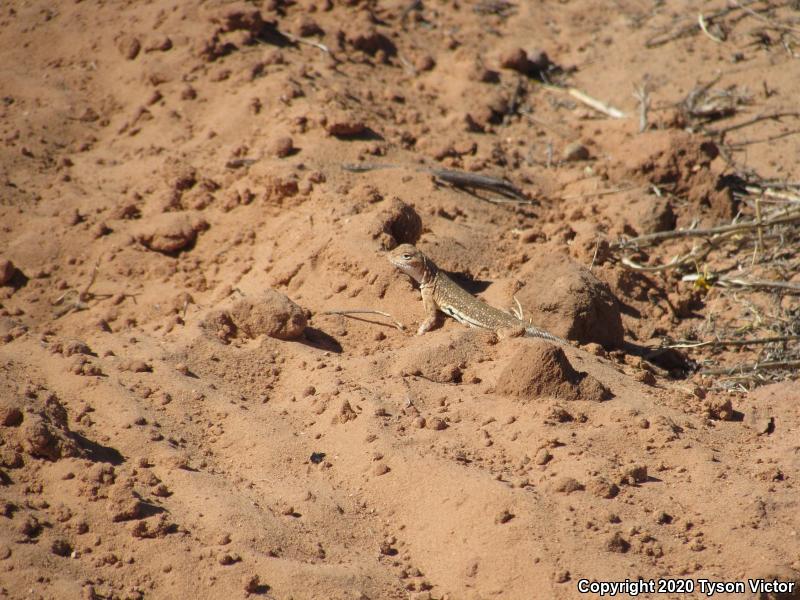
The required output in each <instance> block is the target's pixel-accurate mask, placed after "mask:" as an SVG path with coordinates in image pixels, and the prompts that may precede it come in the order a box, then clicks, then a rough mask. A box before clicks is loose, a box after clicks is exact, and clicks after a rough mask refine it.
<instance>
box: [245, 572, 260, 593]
mask: <svg viewBox="0 0 800 600" xmlns="http://www.w3.org/2000/svg"><path fill="white" fill-rule="evenodd" d="M259 589H261V578H260V577H259V576H258V575H245V577H244V591H245V593H247V594H256V593H258V591H259Z"/></svg>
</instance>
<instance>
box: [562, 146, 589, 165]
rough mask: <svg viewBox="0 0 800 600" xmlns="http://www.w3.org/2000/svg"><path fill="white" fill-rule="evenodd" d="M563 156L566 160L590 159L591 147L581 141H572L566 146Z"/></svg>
mask: <svg viewBox="0 0 800 600" xmlns="http://www.w3.org/2000/svg"><path fill="white" fill-rule="evenodd" d="M563 157H564V160H565V161H566V162H577V161H580V160H588V159H589V157H590V154H589V149H588V148H587V147H586V146H584V145H583V144H581V143H580V142H572V143H571V144H567V146H566V148H564V153H563Z"/></svg>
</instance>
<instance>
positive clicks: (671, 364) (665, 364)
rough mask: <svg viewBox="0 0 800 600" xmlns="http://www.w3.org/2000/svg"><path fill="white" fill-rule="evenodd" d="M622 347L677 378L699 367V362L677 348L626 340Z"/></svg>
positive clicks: (685, 375)
mask: <svg viewBox="0 0 800 600" xmlns="http://www.w3.org/2000/svg"><path fill="white" fill-rule="evenodd" d="M621 349H622V350H624V351H625V352H626V353H628V354H632V355H634V356H640V357H642V358H643V359H644V360H646V361H647V362H649V363H652V364H654V365H656V366H657V367H660V368H662V369H664V370H666V371H669V373H670V375H672V376H673V377H674V378H676V379H682V378H684V377H687V376H688V375H689V374H690V373H693V372H694V371H695V370H696V369H697V363H696V362H695V361H693V360H692V359H690V358H689V357H688V356H686V355H685V354H684V353H682V352H679V351H678V350H677V349H676V348H653V347H651V346H642V345H641V344H636V343H634V342H630V341H626V342H624V343H623V344H622V348H621Z"/></svg>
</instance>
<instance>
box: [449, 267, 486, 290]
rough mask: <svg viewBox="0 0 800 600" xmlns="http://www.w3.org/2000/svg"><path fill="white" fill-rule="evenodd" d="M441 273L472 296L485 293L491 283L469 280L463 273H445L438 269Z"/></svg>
mask: <svg viewBox="0 0 800 600" xmlns="http://www.w3.org/2000/svg"><path fill="white" fill-rule="evenodd" d="M439 270H440V271H441V272H442V273H444V274H445V275H447V276H448V277H449V278H450V279H452V280H453V281H454V282H456V283H457V284H458V285H460V286H461V287H463V288H464V289H465V290H467V291H468V292H469V293H470V294H472V295H473V296H474V295H476V294H480V293H481V292H483V291H485V290H486V288H488V287H489V286H490V285H491V284H492V282H491V281H485V280H482V279H471V278H470V277H469V276H467V275H465V274H464V273H456V272H454V271H445V270H444V269H442V268H440V269H439Z"/></svg>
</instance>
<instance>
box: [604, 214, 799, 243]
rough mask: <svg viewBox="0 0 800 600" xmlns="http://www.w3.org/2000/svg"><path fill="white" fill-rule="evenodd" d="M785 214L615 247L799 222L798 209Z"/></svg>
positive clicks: (644, 238) (668, 233)
mask: <svg viewBox="0 0 800 600" xmlns="http://www.w3.org/2000/svg"><path fill="white" fill-rule="evenodd" d="M785 212H786V214H784V215H782V216H779V217H775V218H772V219H766V220H762V221H746V222H743V223H732V224H730V225H720V226H718V227H709V228H706V229H676V230H674V231H657V232H656V233H648V234H647V235H641V236H639V237H635V238H632V239H629V240H621V241H619V242H617V243H616V244H615V246H616V247H617V248H630V247H635V246H639V245H643V244H644V245H647V244H652V243H657V242H661V241H664V240H669V239H678V238H691V237H712V236H715V235H717V234H721V233H729V232H734V231H737V232H738V231H748V230H752V229H757V228H758V227H770V226H773V225H784V224H786V223H793V222H795V221H800V209H792V210H790V211H785Z"/></svg>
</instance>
